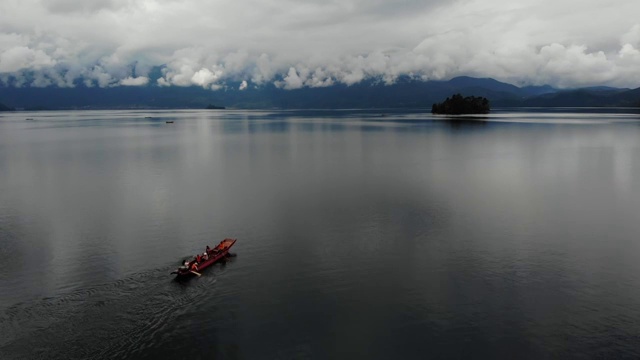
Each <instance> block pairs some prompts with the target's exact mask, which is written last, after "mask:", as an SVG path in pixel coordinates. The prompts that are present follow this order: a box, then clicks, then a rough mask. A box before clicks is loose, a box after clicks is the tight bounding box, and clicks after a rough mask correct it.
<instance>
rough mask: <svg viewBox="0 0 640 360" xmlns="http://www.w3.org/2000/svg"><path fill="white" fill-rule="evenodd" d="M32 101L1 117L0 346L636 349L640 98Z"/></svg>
mask: <svg viewBox="0 0 640 360" xmlns="http://www.w3.org/2000/svg"><path fill="white" fill-rule="evenodd" d="M381 113H384V114H385V116H380V114H381ZM29 116H33V117H34V121H32V122H25V121H24V120H23V118H24V117H25V115H24V114H11V115H5V116H4V117H2V118H0V259H1V260H2V263H3V264H5V265H6V266H5V267H2V268H0V291H1V292H2V294H3V296H2V297H1V298H0V332H1V333H2V334H8V335H4V336H3V338H2V339H0V357H1V358H3V359H4V358H7V359H11V358H37V357H54V358H56V357H57V358H87V357H95V358H111V357H117V358H157V357H167V356H169V357H180V358H182V357H203V356H204V355H203V354H206V355H212V356H218V357H228V358H274V357H286V358H289V357H298V356H309V357H311V356H313V357H323V358H332V357H339V356H343V355H342V354H346V353H349V354H357V355H356V356H363V357H364V356H366V357H369V358H392V357H402V358H416V357H424V356H425V354H429V355H430V356H435V357H447V358H448V357H492V358H495V357H507V356H509V357H512V356H511V355H513V354H515V353H516V352H517V353H518V356H520V357H530V358H541V357H572V356H585V357H587V356H589V357H591V356H594V354H595V356H601V357H625V356H627V357H637V355H638V353H637V349H635V348H634V347H633V344H634V339H635V338H636V337H637V334H639V333H640V328H638V326H637V324H638V323H640V311H639V310H638V309H640V306H638V305H640V304H638V299H640V293H639V290H637V289H640V286H639V285H640V276H638V275H637V274H640V271H639V270H640V268H639V265H638V264H639V263H638V261H637V254H638V250H640V244H639V243H638V242H637V241H636V240H635V239H636V238H637V236H636V235H637V233H638V231H639V230H640V227H639V226H640V221H639V220H640V217H639V215H638V214H640V211H638V210H640V195H638V194H637V191H634V189H635V188H636V187H637V186H635V185H637V184H640V156H638V155H640V150H639V149H640V140H639V139H640V137H639V136H638V135H640V130H639V128H638V127H637V123H638V119H637V115H635V114H631V115H625V114H620V113H598V114H581V113H572V112H566V113H563V114H562V115H558V114H555V115H554V114H543V113H528V112H522V113H504V112H498V113H496V114H492V115H491V116H489V118H488V119H473V120H460V119H458V120H443V119H441V118H439V117H433V116H431V115H429V114H424V113H406V112H401V111H387V110H385V111H380V110H372V111H365V112H361V111H360V112H359V111H355V110H354V111H342V112H326V111H324V112H314V111H292V112H277V111H266V112H257V111H256V112H241V111H233V110H228V111H227V110H225V111H219V112H218V111H215V112H211V111H208V112H205V111H177V112H136V111H133V112H131V111H123V112H69V113H67V112H56V113H37V114H34V115H29ZM147 117H150V118H147ZM168 119H171V120H172V121H174V123H173V124H166V121H167V120H168ZM225 237H237V238H238V239H239V242H238V244H237V245H236V247H235V248H234V250H235V251H236V252H237V253H238V257H237V258H234V259H233V260H232V261H231V262H229V263H227V264H226V265H224V266H216V267H214V268H212V269H208V270H207V273H206V274H205V275H204V276H203V277H201V278H197V279H192V281H189V282H187V283H177V282H174V281H172V278H171V277H169V276H168V273H169V272H170V271H171V270H173V269H174V268H175V266H176V265H177V264H178V262H179V261H180V260H181V259H182V258H184V257H186V256H189V255H191V254H193V253H195V252H196V251H202V249H203V248H204V246H205V245H207V244H210V245H211V244H214V243H217V242H218V241H220V240H221V239H222V238H225ZM353 334H358V336H356V337H354V336H353ZM594 334H596V335H594ZM616 339H617V340H616ZM523 350H524V351H523ZM523 354H525V355H523Z"/></svg>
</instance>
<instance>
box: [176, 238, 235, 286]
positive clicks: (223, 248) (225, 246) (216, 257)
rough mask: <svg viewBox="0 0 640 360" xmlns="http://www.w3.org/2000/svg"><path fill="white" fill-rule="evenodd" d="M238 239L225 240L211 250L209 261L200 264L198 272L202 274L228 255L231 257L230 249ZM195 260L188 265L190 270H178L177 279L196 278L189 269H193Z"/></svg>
mask: <svg viewBox="0 0 640 360" xmlns="http://www.w3.org/2000/svg"><path fill="white" fill-rule="evenodd" d="M237 240H238V239H224V240H222V241H221V242H220V244H218V245H217V246H216V247H215V248H213V249H211V250H209V252H208V254H209V259H207V260H205V261H201V262H200V263H198V265H197V266H198V269H197V270H196V271H198V272H200V271H202V270H204V269H206V268H208V267H209V266H211V265H213V264H215V263H216V262H218V261H220V260H221V259H223V258H225V257H226V256H227V255H229V249H231V247H232V246H233V244H235V243H236V241H237ZM194 261H195V260H192V261H190V262H189V265H188V269H182V268H180V269H178V270H176V271H175V272H174V273H175V274H176V276H177V277H180V278H182V277H191V276H194V275H195V274H194V273H193V272H191V271H190V270H189V269H191V265H192V264H193V262H194Z"/></svg>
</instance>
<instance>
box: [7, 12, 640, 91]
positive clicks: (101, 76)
mask: <svg viewBox="0 0 640 360" xmlns="http://www.w3.org/2000/svg"><path fill="white" fill-rule="evenodd" d="M638 13H640V3H637V2H633V1H627V0H607V1H605V0H584V1H582V2H580V3H579V4H568V3H567V2H564V3H559V2H558V1H552V0H520V1H514V2H509V3H508V4H505V3H504V2H501V1H497V0H484V1H481V0H459V1H454V2H450V1H444V0H431V1H417V0H403V1H387V0H373V1H368V0H367V1H365V0H344V1H340V2H329V1H321V0H308V1H294V0H278V1H275V0H261V1H257V0H247V1H242V2H238V1H231V0H219V1H215V2H211V1H207V0H136V1H134V0H94V1H85V2H78V1H71V0H5V1H2V2H1V3H0V84H4V85H12V86H40V87H42V86H60V87H69V86H75V84H77V83H79V82H81V83H84V84H85V85H87V86H100V87H111V86H144V85H147V84H150V77H151V74H150V72H151V70H152V69H153V68H154V67H157V66H161V67H162V73H161V74H160V75H161V77H160V78H159V79H158V80H157V83H154V84H155V85H160V86H201V87H203V88H206V89H212V90H218V89H221V88H224V87H228V86H233V87H234V88H237V89H241V90H243V89H246V88H247V87H248V86H261V85H265V84H268V83H272V84H274V85H275V86H277V87H280V88H283V89H298V88H302V87H325V86H331V85H334V84H346V85H352V84H355V83H358V82H360V81H363V80H365V79H371V78H375V79H377V80H380V81H382V82H384V83H386V84H391V83H393V82H394V81H395V80H396V79H397V78H398V77H399V76H411V77H414V78H417V79H423V80H432V79H436V80H440V79H447V78H451V77H454V76H458V75H471V76H482V77H485V76H486V77H495V78H497V79H500V80H503V81H508V82H512V83H515V84H518V85H526V84H533V85H541V84H551V85H555V86H559V87H576V86H588V85H613V86H624V87H638V86H640V20H638V19H637V14H638ZM230 84H233V85H230ZM238 84H240V85H239V86H238Z"/></svg>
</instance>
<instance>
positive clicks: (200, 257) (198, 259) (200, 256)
mask: <svg viewBox="0 0 640 360" xmlns="http://www.w3.org/2000/svg"><path fill="white" fill-rule="evenodd" d="M201 261H202V255H200V254H198V255H196V262H197V263H198V264H199V263H200V262H201Z"/></svg>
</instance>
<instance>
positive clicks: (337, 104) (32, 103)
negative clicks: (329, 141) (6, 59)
mask: <svg viewBox="0 0 640 360" xmlns="http://www.w3.org/2000/svg"><path fill="white" fill-rule="evenodd" d="M239 85H240V84H239V82H238V83H230V84H228V88H227V89H223V90H218V91H212V90H206V89H203V88H201V87H179V86H170V87H160V86H155V85H149V86H142V87H125V86H120V87H109V88H98V87H89V88H88V87H85V86H83V85H81V84H78V85H77V86H76V87H74V88H57V87H46V88H36V87H19V88H17V87H0V98H2V99H3V101H4V102H6V103H10V104H12V105H13V106H15V107H16V108H18V109H33V110H45V109H122V108H127V109H131V108H193V109H203V108H205V107H207V106H208V105H209V104H215V105H216V106H220V107H226V108H247V109H250V108H262V109H265V108H284V109H309V108H316V109H338V108H429V107H430V106H431V105H432V104H434V103H438V102H441V101H442V99H445V98H446V97H448V96H451V94H456V93H459V94H462V95H463V96H477V97H484V98H487V99H488V100H489V101H491V104H492V106H494V107H516V106H535V107H556V106H581V107H592V106H639V104H640V94H639V92H640V88H639V89H635V90H628V89H616V88H606V87H596V88H585V89H575V90H562V91H560V90H557V89H554V88H552V87H550V86H548V85H545V86H528V87H522V88H520V87H517V86H514V85H511V84H507V83H503V82H500V81H497V80H495V79H490V78H485V79H479V78H472V77H466V76H463V77H457V78H453V79H451V80H449V81H419V80H415V79H411V78H409V77H401V78H399V79H398V81H396V83H394V84H393V85H384V83H383V82H382V81H381V80H379V79H373V80H366V81H362V82H360V83H358V84H355V85H352V86H346V85H343V84H337V85H334V86H330V87H324V88H302V89H296V90H284V89H280V88H277V87H276V86H274V85H273V84H267V85H264V86H261V87H259V88H255V87H253V86H249V87H248V88H247V89H245V90H242V91H241V90H238V87H239Z"/></svg>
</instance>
